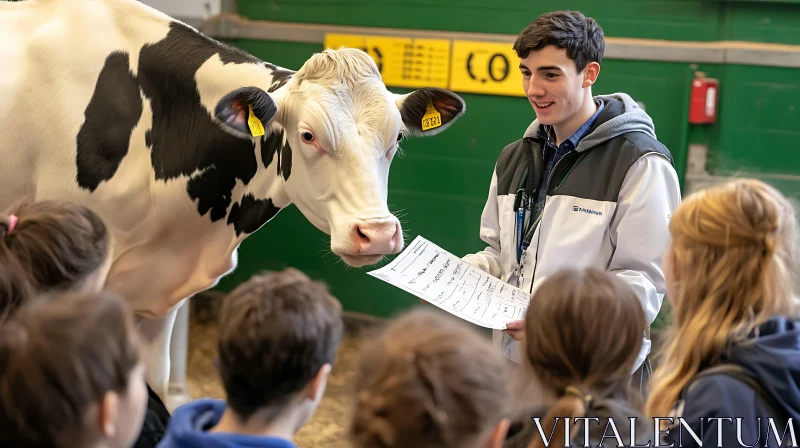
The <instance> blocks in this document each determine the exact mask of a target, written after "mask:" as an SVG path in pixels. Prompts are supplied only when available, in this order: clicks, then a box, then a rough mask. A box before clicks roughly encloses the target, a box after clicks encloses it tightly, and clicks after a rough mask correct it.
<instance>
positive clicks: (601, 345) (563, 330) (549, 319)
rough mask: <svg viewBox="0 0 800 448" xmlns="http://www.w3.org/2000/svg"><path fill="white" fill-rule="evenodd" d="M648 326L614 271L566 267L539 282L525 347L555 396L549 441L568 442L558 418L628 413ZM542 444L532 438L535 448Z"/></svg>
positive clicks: (574, 429)
mask: <svg viewBox="0 0 800 448" xmlns="http://www.w3.org/2000/svg"><path fill="white" fill-rule="evenodd" d="M646 328H647V320H646V318H645V314H644V310H643V309H642V306H641V304H640V303H639V300H638V298H637V297H636V294H635V293H634V292H633V290H632V289H631V288H630V287H629V286H628V285H626V284H625V283H623V282H622V281H621V280H619V279H617V278H616V277H615V276H614V275H612V274H610V273H607V272H604V271H601V270H598V269H594V268H587V269H582V270H575V269H565V270H562V271H559V272H557V273H555V274H553V275H551V276H550V277H548V278H547V279H546V280H545V281H544V282H542V285H541V286H540V287H539V288H538V289H537V290H536V292H535V294H534V295H533V297H532V298H531V301H530V305H529V307H528V311H527V313H526V316H525V341H524V343H523V345H522V350H523V357H524V359H526V360H527V362H528V364H529V366H530V367H532V369H533V371H534V372H535V374H536V377H537V379H538V380H539V382H540V383H541V385H542V386H543V387H545V388H547V389H550V390H551V391H553V392H554V393H555V395H556V396H557V397H558V398H557V400H556V402H555V403H554V404H553V405H552V406H550V408H549V409H548V410H547V413H546V415H545V417H544V418H543V419H542V428H545V431H549V428H552V427H553V426H554V425H555V427H556V429H555V431H554V433H553V434H554V435H553V439H552V440H558V441H560V440H564V431H565V426H564V425H563V424H560V423H559V424H557V425H556V421H557V420H556V417H561V418H564V419H566V418H569V419H570V420H572V419H574V418H581V417H585V416H593V417H594V416H603V417H612V415H608V414H609V413H614V412H615V410H621V409H626V408H630V406H626V404H629V402H628V400H629V399H630V397H629V394H628V388H629V385H630V378H631V374H632V373H633V367H634V362H635V361H636V358H637V356H638V355H639V350H640V349H641V346H642V340H643V338H644V334H645V330H646ZM628 416H629V415H622V416H620V417H624V419H626V420H627V417H628ZM615 417H616V416H615ZM600 428H601V429H602V428H605V425H604V424H601V425H600ZM578 429H579V425H574V426H573V427H572V434H571V437H574V436H575V434H576V433H577V431H578ZM543 443H544V442H543V441H542V440H541V438H540V437H535V438H534V439H533V441H532V442H531V444H530V446H531V447H537V448H538V447H542V446H544V445H543ZM559 443H560V442H559Z"/></svg>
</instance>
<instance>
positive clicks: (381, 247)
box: [351, 219, 402, 255]
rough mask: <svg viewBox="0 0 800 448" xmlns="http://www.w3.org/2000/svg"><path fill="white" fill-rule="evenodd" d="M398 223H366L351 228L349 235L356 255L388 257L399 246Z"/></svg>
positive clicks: (392, 221)
mask: <svg viewBox="0 0 800 448" xmlns="http://www.w3.org/2000/svg"><path fill="white" fill-rule="evenodd" d="M401 237H402V233H401V232H400V223H399V222H398V221H397V220H396V219H392V220H390V221H367V222H362V223H358V224H356V225H355V226H353V232H352V235H351V238H352V243H353V246H355V249H356V250H355V252H356V253H357V254H358V255H388V254H392V253H394V251H395V250H396V249H397V248H398V247H399V246H400V238H401Z"/></svg>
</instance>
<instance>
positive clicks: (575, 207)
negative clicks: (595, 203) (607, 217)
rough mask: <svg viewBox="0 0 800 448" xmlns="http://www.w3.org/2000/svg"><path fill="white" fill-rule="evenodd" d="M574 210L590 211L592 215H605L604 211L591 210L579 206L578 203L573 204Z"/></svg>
mask: <svg viewBox="0 0 800 448" xmlns="http://www.w3.org/2000/svg"><path fill="white" fill-rule="evenodd" d="M572 211H573V212H583V213H588V214H590V215H597V216H603V212H598V211H597V210H591V209H588V208H583V207H578V206H577V205H573V206H572Z"/></svg>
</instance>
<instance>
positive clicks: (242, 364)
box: [218, 268, 344, 422]
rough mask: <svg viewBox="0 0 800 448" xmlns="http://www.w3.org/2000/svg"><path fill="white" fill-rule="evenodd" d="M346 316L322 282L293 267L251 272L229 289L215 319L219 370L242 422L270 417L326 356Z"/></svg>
mask: <svg viewBox="0 0 800 448" xmlns="http://www.w3.org/2000/svg"><path fill="white" fill-rule="evenodd" d="M343 330H344V324H343V322H342V316H341V304H340V303H339V301H338V300H336V299H335V298H334V297H333V296H332V295H330V294H329V292H328V288H327V286H326V285H325V284H324V283H321V282H317V281H312V280H311V279H309V278H308V277H307V276H306V275H305V274H303V273H302V272H300V271H298V270H297V269H293V268H288V269H286V270H284V271H281V272H264V273H261V274H256V275H254V276H253V277H251V278H250V279H249V280H248V281H246V282H245V283H243V284H241V285H240V286H239V287H237V288H236V289H234V290H233V291H232V292H231V293H230V294H229V295H228V296H227V297H226V298H225V299H224V303H223V305H222V311H221V313H220V321H219V340H218V346H219V370H220V376H221V377H222V383H223V385H224V387H225V392H226V394H227V400H228V405H229V406H230V407H231V409H232V410H233V411H234V413H235V414H236V416H237V417H238V418H239V419H240V420H241V421H242V422H246V421H247V420H249V419H250V417H252V416H253V414H255V413H256V412H260V411H263V415H260V416H259V417H263V418H264V419H265V420H267V421H271V420H273V419H274V418H275V417H277V415H278V414H280V412H281V411H282V410H283V409H284V408H285V407H286V405H287V404H288V403H289V401H290V400H291V399H292V397H293V396H294V395H295V394H297V393H298V392H300V391H301V390H303V388H304V387H305V386H306V385H307V384H308V383H309V382H310V381H311V380H312V379H313V378H314V377H315V376H316V375H317V373H318V372H319V369H320V368H321V367H322V366H324V365H325V364H332V363H333V360H334V357H335V354H336V349H337V348H338V346H339V341H340V340H341V337H342V332H343Z"/></svg>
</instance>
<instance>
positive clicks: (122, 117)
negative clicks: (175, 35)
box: [76, 52, 142, 191]
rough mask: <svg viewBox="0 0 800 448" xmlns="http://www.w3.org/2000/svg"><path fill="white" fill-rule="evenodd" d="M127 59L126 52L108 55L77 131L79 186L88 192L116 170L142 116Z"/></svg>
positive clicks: (134, 82) (136, 87)
mask: <svg viewBox="0 0 800 448" xmlns="http://www.w3.org/2000/svg"><path fill="white" fill-rule="evenodd" d="M128 59H129V57H128V54H127V53H124V52H114V53H111V54H110V55H109V56H108V57H107V58H106V61H105V64H104V65H103V69H102V70H101V71H100V75H99V76H98V78H97V83H96V84H95V88H94V94H92V99H91V100H90V101H89V104H88V105H87V106H86V111H84V116H85V117H86V118H85V120H84V122H83V124H82V125H81V128H80V131H78V136H77V145H78V153H77V156H76V164H77V168H78V176H77V181H78V186H80V187H81V188H84V189H87V190H89V191H94V190H96V189H97V187H98V186H99V185H100V183H101V182H103V181H108V180H109V179H111V178H112V177H113V176H114V173H116V172H117V169H118V168H119V164H120V163H121V162H122V159H123V158H124V157H125V155H126V154H128V145H129V144H130V140H131V133H132V132H133V128H134V127H135V126H136V123H138V122H139V118H140V117H141V115H142V98H141V96H140V94H139V85H138V84H137V83H136V78H134V76H133V74H132V73H131V69H130V64H129V63H128Z"/></svg>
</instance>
